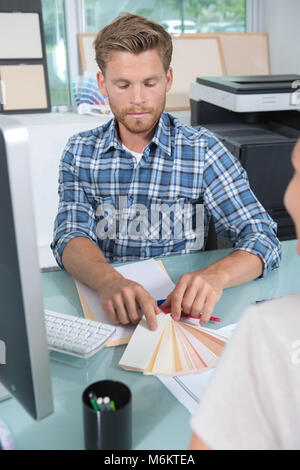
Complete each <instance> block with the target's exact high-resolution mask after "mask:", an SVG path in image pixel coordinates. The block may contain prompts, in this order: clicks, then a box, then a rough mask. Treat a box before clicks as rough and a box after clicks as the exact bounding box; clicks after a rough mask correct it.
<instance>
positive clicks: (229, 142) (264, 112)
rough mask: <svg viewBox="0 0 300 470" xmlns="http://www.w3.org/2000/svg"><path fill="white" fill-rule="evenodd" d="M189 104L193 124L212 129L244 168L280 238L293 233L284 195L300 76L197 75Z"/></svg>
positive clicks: (298, 130)
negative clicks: (276, 227)
mask: <svg viewBox="0 0 300 470" xmlns="http://www.w3.org/2000/svg"><path fill="white" fill-rule="evenodd" d="M190 104H191V125H192V126H200V125H201V126H203V127H205V128H207V129H208V130H210V131H211V132H213V133H214V134H215V135H216V136H217V137H218V138H219V139H220V140H221V141H222V142H223V143H224V145H225V147H226V148H227V149H228V150H229V151H230V152H231V153H232V154H233V155H235V156H236V157H237V158H238V160H239V161H240V163H241V164H242V166H243V167H244V168H245V169H246V171H247V173H248V177H249V182H250V186H251V189H252V190H253V192H254V193H255V195H256V197H257V198H258V200H259V201H260V202H261V203H262V205H263V206H264V207H265V209H266V210H267V211H268V212H269V214H270V216H271V217H272V218H273V220H275V222H276V223H277V226H278V238H279V239H280V240H290V239H294V238H296V233H295V227H294V224H293V221H292V219H291V218H290V216H289V214H288V213H287V211H286V209H285V207H284V204H283V196H284V192H285V190H286V187H287V185H288V183H289V181H290V179H291V177H292V175H293V168H292V164H291V153H292V149H293V148H294V146H295V144H296V142H297V140H298V139H299V137H300V112H299V111H300V75H262V76H241V77H200V78H197V80H196V82H193V83H191V87H190Z"/></svg>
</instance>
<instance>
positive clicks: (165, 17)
mask: <svg viewBox="0 0 300 470" xmlns="http://www.w3.org/2000/svg"><path fill="white" fill-rule="evenodd" d="M85 10H86V31H87V32H91V33H96V32H98V31H99V30H100V29H101V28H102V27H103V26H105V25H106V24H107V23H110V22H111V21H112V20H113V19H114V18H115V17H116V16H117V15H118V14H121V13H124V12H130V13H136V14H139V15H142V16H145V17H147V18H150V19H152V20H154V21H156V22H158V23H160V24H162V26H164V28H165V29H166V30H167V31H168V32H169V33H171V34H175V35H178V34H181V33H182V32H184V33H208V32H221V31H224V32H244V31H246V29H247V28H246V0H139V1H138V2H137V1H136V0H114V1H113V2H108V1H107V0H85Z"/></svg>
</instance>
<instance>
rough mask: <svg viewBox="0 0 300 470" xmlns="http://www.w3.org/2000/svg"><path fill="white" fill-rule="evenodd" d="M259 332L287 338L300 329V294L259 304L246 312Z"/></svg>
mask: <svg viewBox="0 0 300 470" xmlns="http://www.w3.org/2000/svg"><path fill="white" fill-rule="evenodd" d="M245 315H246V316H248V318H250V319H251V323H252V324H253V325H256V326H257V331H264V332H265V333H266V335H270V336H273V337H274V336H280V335H282V337H287V336H290V335H291V334H293V332H295V330H296V331H299V329H300V293H297V294H291V295H287V296H283V297H278V298H274V299H271V300H266V301H262V302H258V303H256V304H254V305H252V306H250V307H248V309H247V310H246V311H245Z"/></svg>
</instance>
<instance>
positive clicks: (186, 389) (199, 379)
mask: <svg viewBox="0 0 300 470" xmlns="http://www.w3.org/2000/svg"><path fill="white" fill-rule="evenodd" d="M235 328H236V323H234V324H232V325H228V326H226V327H224V328H220V329H218V330H214V331H215V332H216V331H217V332H218V333H219V334H220V335H222V336H224V337H226V338H227V339H229V338H230V337H231V336H232V334H233V333H234V330H235ZM214 370H215V369H209V370H207V371H204V372H202V374H190V375H185V376H181V377H178V376H174V377H157V378H158V379H159V380H160V381H161V382H162V383H163V384H164V385H165V387H167V389H168V390H169V391H170V392H171V393H172V394H173V395H174V396H175V398H177V400H178V401H180V403H182V405H183V406H185V408H187V409H188V411H189V412H190V413H191V414H194V412H195V411H196V409H197V407H198V405H199V403H200V400H201V398H202V396H203V394H204V392H205V389H206V387H207V385H208V383H209V381H210V379H211V377H212V375H213V373H214Z"/></svg>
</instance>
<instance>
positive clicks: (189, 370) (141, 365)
mask: <svg viewBox="0 0 300 470" xmlns="http://www.w3.org/2000/svg"><path fill="white" fill-rule="evenodd" d="M157 323H158V327H157V329H156V330H155V331H151V330H150V329H149V327H148V325H147V322H146V319H145V317H143V318H142V319H141V321H140V323H139V324H138V326H137V327H136V329H135V331H134V333H133V335H132V337H131V339H130V341H129V343H128V345H127V347H126V349H125V351H124V354H123V356H122V357H121V360H120V362H119V366H120V367H122V368H124V369H127V370H133V371H139V372H143V373H144V374H147V375H167V376H174V375H185V374H195V373H200V372H203V371H205V370H208V369H211V368H214V367H215V366H216V364H217V360H218V358H219V357H220V355H221V354H222V351H223V349H224V347H225V345H226V341H227V340H226V338H225V337H223V336H221V335H218V334H217V333H215V331H212V330H208V329H207V328H202V327H200V325H199V323H198V322H197V323H195V322H194V321H188V320H187V321H180V322H175V321H174V320H173V319H172V317H171V315H166V314H164V313H161V314H159V315H157Z"/></svg>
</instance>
